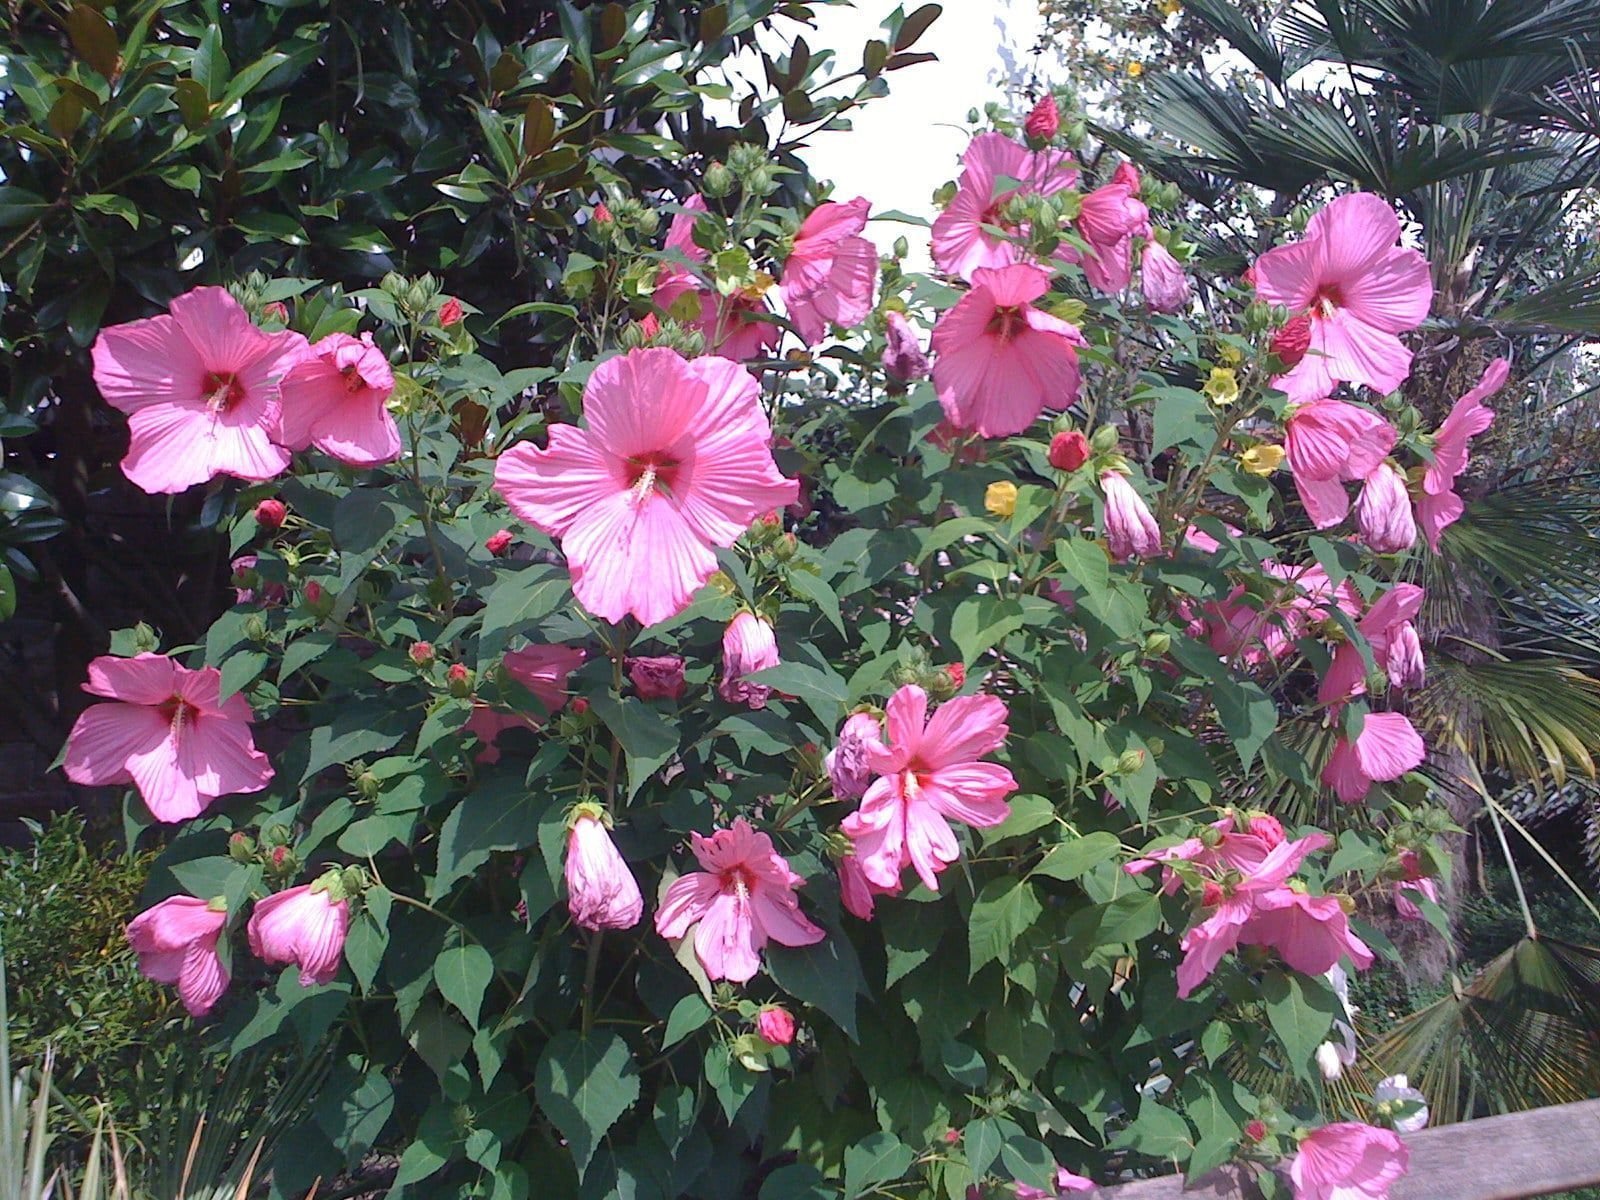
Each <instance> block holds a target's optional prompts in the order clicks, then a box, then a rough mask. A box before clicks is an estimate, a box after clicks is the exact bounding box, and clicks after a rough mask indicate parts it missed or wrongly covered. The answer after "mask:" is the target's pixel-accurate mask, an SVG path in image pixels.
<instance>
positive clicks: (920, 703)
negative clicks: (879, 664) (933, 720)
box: [867, 684, 928, 770]
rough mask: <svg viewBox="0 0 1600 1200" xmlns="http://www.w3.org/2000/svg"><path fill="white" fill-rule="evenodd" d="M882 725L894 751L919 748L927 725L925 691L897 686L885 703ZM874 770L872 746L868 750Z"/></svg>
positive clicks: (875, 760) (914, 752)
mask: <svg viewBox="0 0 1600 1200" xmlns="http://www.w3.org/2000/svg"><path fill="white" fill-rule="evenodd" d="M883 711H884V724H885V725H886V726H887V727H888V730H889V741H890V742H891V743H893V745H894V748H895V749H896V750H901V751H904V752H905V753H907V754H916V753H918V752H919V751H920V750H921V748H922V737H923V730H924V729H925V728H926V727H927V724H928V693H927V692H925V691H923V690H922V689H921V688H920V687H917V686H916V685H915V684H908V685H907V686H905V687H902V688H897V689H896V690H895V693H894V695H892V696H890V697H889V702H888V703H887V704H885V705H884V709H883ZM867 753H868V756H869V761H871V763H872V766H873V769H874V770H879V769H880V768H879V766H878V759H877V758H876V757H874V756H873V754H872V748H871V747H868V750H867Z"/></svg>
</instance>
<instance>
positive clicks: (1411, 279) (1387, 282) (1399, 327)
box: [1330, 247, 1433, 333]
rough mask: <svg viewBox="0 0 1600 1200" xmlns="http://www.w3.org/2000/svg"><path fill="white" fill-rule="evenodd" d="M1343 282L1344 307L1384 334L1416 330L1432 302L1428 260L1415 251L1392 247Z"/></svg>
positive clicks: (1341, 292)
mask: <svg viewBox="0 0 1600 1200" xmlns="http://www.w3.org/2000/svg"><path fill="white" fill-rule="evenodd" d="M1336 252H1337V250H1336V249H1333V250H1330V253H1336ZM1341 282H1342V286H1341V287H1340V300H1341V301H1342V307H1343V308H1345V309H1346V310H1347V311H1348V312H1349V314H1350V316H1351V317H1353V318H1355V319H1356V320H1358V321H1361V322H1362V323H1363V324H1366V325H1369V326H1371V327H1372V328H1374V329H1380V330H1382V331H1384V332H1385V333H1404V332H1405V331H1406V330H1408V329H1415V328H1416V327H1417V326H1418V325H1420V324H1422V322H1423V320H1424V319H1426V317H1427V315H1428V308H1429V307H1430V306H1431V305H1432V303H1433V277H1432V275H1431V274H1430V273H1429V271H1428V260H1427V259H1425V258H1424V257H1423V256H1422V254H1421V253H1420V252H1418V251H1416V250H1406V249H1402V248H1398V247H1391V248H1390V249H1388V250H1385V251H1384V252H1383V253H1382V254H1379V255H1378V256H1377V257H1376V258H1375V259H1373V261H1372V262H1371V263H1369V264H1368V265H1367V266H1366V267H1365V268H1363V269H1362V271H1361V272H1360V273H1359V274H1356V275H1351V276H1348V277H1346V278H1345V279H1343V280H1342V281H1341Z"/></svg>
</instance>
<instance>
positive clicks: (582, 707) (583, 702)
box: [569, 696, 589, 717]
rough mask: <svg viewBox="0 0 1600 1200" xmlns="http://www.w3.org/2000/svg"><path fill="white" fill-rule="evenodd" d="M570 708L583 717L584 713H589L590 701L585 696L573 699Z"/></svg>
mask: <svg viewBox="0 0 1600 1200" xmlns="http://www.w3.org/2000/svg"><path fill="white" fill-rule="evenodd" d="M569 707H571V709H572V711H573V712H575V713H576V714H577V715H578V716H580V717H581V716H583V714H584V713H586V712H588V711H589V701H588V700H587V699H586V698H584V697H583V696H578V697H576V698H574V699H573V701H572V704H571V705H570V706H569Z"/></svg>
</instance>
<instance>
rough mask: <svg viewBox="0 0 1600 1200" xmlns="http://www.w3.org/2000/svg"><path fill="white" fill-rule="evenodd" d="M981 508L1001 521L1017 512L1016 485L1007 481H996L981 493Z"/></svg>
mask: <svg viewBox="0 0 1600 1200" xmlns="http://www.w3.org/2000/svg"><path fill="white" fill-rule="evenodd" d="M983 506H984V508H986V509H988V510H989V512H990V513H992V514H993V515H994V516H997V517H1000V518H1002V519H1004V518H1006V517H1010V516H1013V515H1014V514H1015V513H1016V511H1017V485H1016V484H1014V483H1012V482H1011V481H1010V480H1009V479H1000V480H996V481H995V482H994V483H991V484H990V485H989V486H988V488H987V489H986V490H985V491H984V493H983Z"/></svg>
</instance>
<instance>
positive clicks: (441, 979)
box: [433, 942, 494, 1029]
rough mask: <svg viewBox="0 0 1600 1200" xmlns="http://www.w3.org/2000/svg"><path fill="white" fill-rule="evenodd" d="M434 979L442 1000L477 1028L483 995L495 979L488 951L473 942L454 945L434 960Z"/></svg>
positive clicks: (492, 962)
mask: <svg viewBox="0 0 1600 1200" xmlns="http://www.w3.org/2000/svg"><path fill="white" fill-rule="evenodd" d="M433 980H434V982H435V983H437V984H438V985H439V994H440V995H441V996H443V997H444V998H445V1001H446V1002H447V1003H448V1004H450V1005H452V1006H454V1007H455V1009H456V1010H457V1011H458V1012H460V1013H461V1015H462V1016H464V1017H466V1019H467V1024H469V1025H471V1026H472V1027H473V1028H474V1029H476V1028H477V1027H478V1013H479V1012H480V1011H482V1009H483V994H484V992H486V991H487V990H488V988H489V984H490V983H491V982H492V981H493V980H494V960H493V959H492V958H490V957H489V952H488V951H487V950H485V949H484V948H483V947H482V946H480V945H478V944H477V943H475V942H474V943H472V944H471V945H466V946H454V947H452V948H450V949H448V950H446V951H444V952H443V953H442V954H440V955H439V957H438V958H436V959H435V960H434V963H433Z"/></svg>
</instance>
